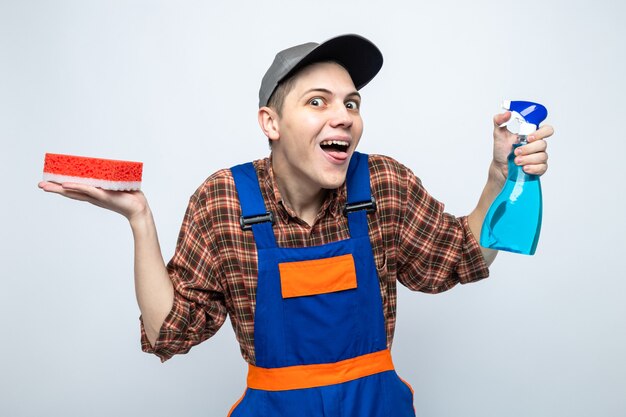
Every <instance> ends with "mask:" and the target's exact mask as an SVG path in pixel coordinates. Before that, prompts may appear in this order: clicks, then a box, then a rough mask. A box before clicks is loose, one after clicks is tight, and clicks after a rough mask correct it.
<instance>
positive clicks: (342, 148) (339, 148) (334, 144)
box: [320, 140, 350, 153]
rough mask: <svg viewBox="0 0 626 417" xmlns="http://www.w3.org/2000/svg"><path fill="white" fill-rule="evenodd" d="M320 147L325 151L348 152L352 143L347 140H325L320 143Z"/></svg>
mask: <svg viewBox="0 0 626 417" xmlns="http://www.w3.org/2000/svg"><path fill="white" fill-rule="evenodd" d="M320 147H321V148H322V150H324V151H325V152H341V153H346V152H348V148H349V147H350V143H349V142H348V141H345V140H324V141H322V142H321V143H320Z"/></svg>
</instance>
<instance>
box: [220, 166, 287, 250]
mask: <svg viewBox="0 0 626 417" xmlns="http://www.w3.org/2000/svg"><path fill="white" fill-rule="evenodd" d="M230 170H231V172H232V174H233V179H234V180H235V188H236V189H237V194H238V196H239V203H240V204H241V212H242V214H241V218H240V219H239V224H240V225H241V228H242V229H243V230H250V229H252V233H253V234H254V240H255V242H256V245H257V247H258V248H272V247H276V238H275V237H274V231H273V230H272V224H273V223H274V216H273V214H272V213H271V212H270V211H267V209H266V208H265V202H264V201H263V194H261V187H260V186H259V179H258V177H257V174H256V170H255V169H254V165H253V164H252V162H248V163H246V164H242V165H237V166H234V167H232V168H231V169H230Z"/></svg>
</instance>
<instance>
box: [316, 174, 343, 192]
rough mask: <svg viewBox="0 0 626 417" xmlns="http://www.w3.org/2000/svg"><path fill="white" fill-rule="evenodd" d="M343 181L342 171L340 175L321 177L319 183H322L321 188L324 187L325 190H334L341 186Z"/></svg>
mask: <svg viewBox="0 0 626 417" xmlns="http://www.w3.org/2000/svg"><path fill="white" fill-rule="evenodd" d="M345 181H346V173H345V172H344V173H343V174H341V175H333V176H327V177H326V178H323V180H322V182H321V185H322V188H325V189H327V190H334V189H337V188H339V187H341V186H342V185H343V183H344V182H345Z"/></svg>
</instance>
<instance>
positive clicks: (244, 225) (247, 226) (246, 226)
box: [239, 211, 274, 230]
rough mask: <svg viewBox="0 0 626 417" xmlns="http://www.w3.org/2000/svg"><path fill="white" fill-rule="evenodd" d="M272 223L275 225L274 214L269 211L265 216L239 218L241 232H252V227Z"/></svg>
mask: <svg viewBox="0 0 626 417" xmlns="http://www.w3.org/2000/svg"><path fill="white" fill-rule="evenodd" d="M265 222H270V223H272V224H274V214H272V212H271V211H268V212H267V213H265V214H258V215H255V216H241V217H239V225H240V226H241V230H252V225H253V224H257V223H265Z"/></svg>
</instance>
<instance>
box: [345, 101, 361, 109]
mask: <svg viewBox="0 0 626 417" xmlns="http://www.w3.org/2000/svg"><path fill="white" fill-rule="evenodd" d="M360 106H361V103H359V102H358V101H356V100H348V101H346V108H347V109H349V110H358V109H359V108H360Z"/></svg>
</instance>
